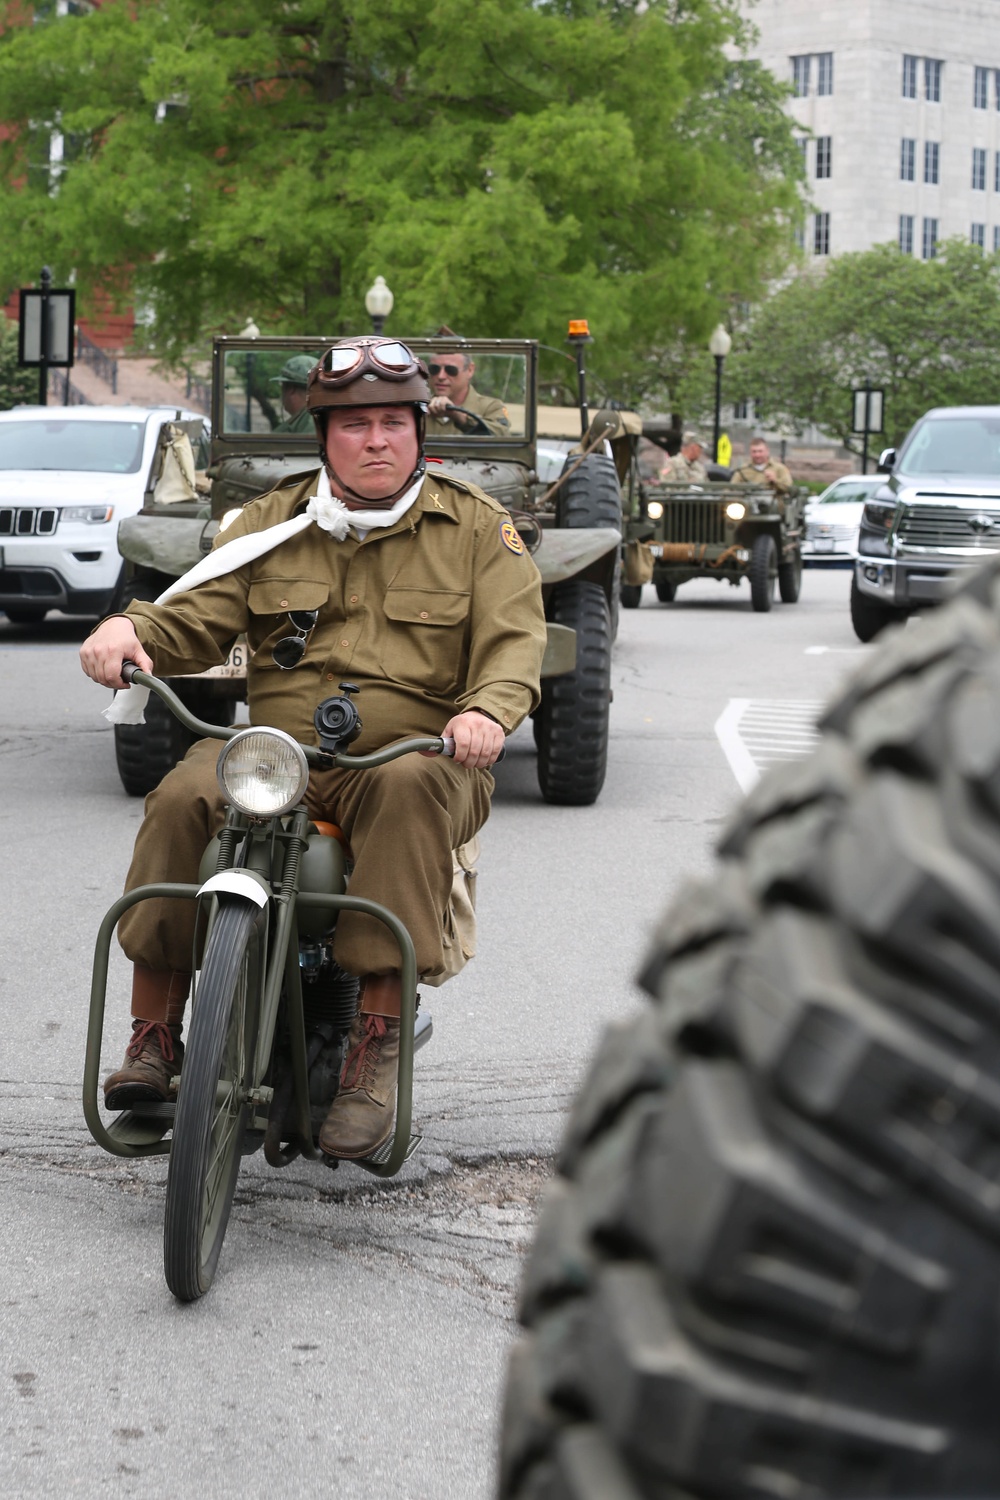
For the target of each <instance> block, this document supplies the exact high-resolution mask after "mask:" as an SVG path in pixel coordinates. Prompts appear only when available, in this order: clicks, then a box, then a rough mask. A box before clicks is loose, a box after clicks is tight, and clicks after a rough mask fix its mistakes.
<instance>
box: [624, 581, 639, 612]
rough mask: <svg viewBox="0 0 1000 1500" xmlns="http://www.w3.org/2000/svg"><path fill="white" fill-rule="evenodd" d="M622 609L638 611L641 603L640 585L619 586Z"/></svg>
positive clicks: (626, 584) (625, 584)
mask: <svg viewBox="0 0 1000 1500" xmlns="http://www.w3.org/2000/svg"><path fill="white" fill-rule="evenodd" d="M620 593H621V601H622V609H638V608H639V605H640V604H641V603H642V584H641V583H623V584H622V586H621V590H620Z"/></svg>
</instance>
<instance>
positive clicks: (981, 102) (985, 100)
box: [972, 68, 990, 109]
mask: <svg viewBox="0 0 1000 1500" xmlns="http://www.w3.org/2000/svg"><path fill="white" fill-rule="evenodd" d="M989 103H990V70H989V68H976V70H975V76H974V78H973V82H972V107H973V109H988V108H989Z"/></svg>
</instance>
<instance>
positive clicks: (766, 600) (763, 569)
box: [750, 531, 778, 614]
mask: <svg viewBox="0 0 1000 1500" xmlns="http://www.w3.org/2000/svg"><path fill="white" fill-rule="evenodd" d="M777 571H778V549H777V547H775V545H774V537H773V536H769V535H768V533H767V532H766V531H765V532H761V534H760V536H757V537H754V542H753V547H752V548H751V549H750V603H751V604H752V605H753V608H754V609H755V610H756V611H757V613H758V614H765V613H766V612H767V611H768V610H769V609H770V608H771V605H772V604H773V602H774V579H775V575H776V574H777Z"/></svg>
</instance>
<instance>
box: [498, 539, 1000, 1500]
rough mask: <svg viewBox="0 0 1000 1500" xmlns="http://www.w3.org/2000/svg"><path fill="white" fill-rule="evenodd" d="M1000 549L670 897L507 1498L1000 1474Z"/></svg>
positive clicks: (548, 1309)
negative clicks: (710, 864)
mask: <svg viewBox="0 0 1000 1500" xmlns="http://www.w3.org/2000/svg"><path fill="white" fill-rule="evenodd" d="M991 592H992V593H993V597H994V598H1000V559H998V560H997V561H996V562H994V563H992V564H990V565H988V566H987V568H986V569H985V570H982V571H980V573H979V575H978V577H977V578H976V579H973V580H972V581H970V584H969V585H968V586H967V587H966V589H965V590H964V591H963V593H962V594H961V595H960V596H959V597H958V598H957V599H956V600H955V601H954V603H952V604H950V605H946V606H945V607H943V608H942V609H941V610H940V611H936V612H935V613H933V614H929V615H928V616H927V617H926V619H925V620H924V622H923V624H922V627H921V629H920V630H919V631H900V632H898V633H897V634H896V635H895V636H893V637H891V638H890V639H888V640H887V641H886V642H885V643H884V644H883V645H882V646H881V647H880V648H879V649H878V650H877V651H875V652H874V653H873V654H872V656H871V657H870V658H869V659H868V660H867V661H866V662H865V663H864V665H863V666H862V668H861V671H860V673H858V674H857V675H856V676H854V678H853V679H852V681H851V682H850V684H849V685H848V687H847V689H846V690H845V691H844V692H843V693H842V695H841V696H840V698H839V699H838V700H837V701H835V702H834V704H833V705H832V707H830V708H829V709H828V710H827V712H826V714H825V715H824V718H823V720H822V725H821V727H822V729H823V731H824V732H823V737H822V740H821V743H820V746H819V747H818V749H817V750H816V751H815V752H814V753H813V754H812V755H811V756H810V757H809V759H807V760H804V761H802V762H801V763H799V764H796V765H784V766H782V767H781V769H780V773H778V772H775V773H772V774H771V775H770V776H769V777H765V778H764V779H763V780H762V781H761V782H760V783H759V784H758V786H757V787H756V788H755V790H754V792H753V793H752V794H751V796H750V797H749V798H748V799H747V801H746V802H745V803H744V804H743V806H742V807H741V808H740V809H739V810H738V812H737V814H736V816H735V818H734V819H733V820H732V822H731V824H730V826H729V828H728V829H727V831H726V832H725V834H724V836H723V840H722V843H721V854H722V863H721V868H719V869H717V870H716V871H715V873H714V876H713V877H712V878H711V879H710V880H708V881H706V882H699V883H692V884H691V885H690V886H689V887H688V888H687V890H686V891H684V892H683V893H682V894H681V896H680V898H679V899H678V900H677V901H676V902H675V904H674V905H673V907H672V908H671V909H670V910H669V911H668V913H667V915H666V917H665V918H664V920H663V921H662V922H661V924H660V927H659V930H658V933H657V937H656V939H655V943H654V946H653V948H652V951H651V953H650V954H649V957H648V959H647V962H646V964H645V967H644V971H643V974H642V976H641V982H642V984H643V986H644V988H645V989H646V990H647V992H648V993H649V994H650V996H651V997H652V999H653V1004H652V1006H651V1007H650V1008H649V1009H648V1010H647V1011H645V1012H643V1013H641V1014H639V1015H638V1017H637V1018H636V1019H634V1020H632V1021H629V1022H625V1023H620V1024H619V1025H618V1026H617V1027H615V1028H612V1029H611V1030H610V1031H609V1032H608V1033H607V1034H606V1035H605V1038H604V1040H603V1042H602V1043H601V1045H600V1048H599V1050H598V1054H597V1059H596V1062H595V1063H594V1065H593V1067H592V1068H591V1070H590V1074H589V1077H588V1078H587V1079H586V1080H585V1081H584V1084H583V1086H582V1088H581V1090H580V1092H579V1094H578V1097H577V1099H576V1103H575V1105H574V1108H573V1111H572V1113H571V1117H570V1121H569V1126H568V1130H567V1134H566V1139H565V1142H564V1145H563V1148H562V1152H561V1156H560V1160H559V1164H558V1175H557V1176H556V1177H555V1179H554V1180H553V1182H552V1183H551V1185H550V1187H549V1189H548V1191H547V1194H546V1197H545V1200H544V1202H543V1207H542V1212H541V1216H540V1221H539V1224H538V1229H537V1233H536V1239H535V1245H534V1250H533V1252H532V1254H531V1256H530V1258H529V1260H528V1264H527V1268H526V1272H525V1277H524V1282H523V1286H522V1291H521V1300H520V1309H519V1315H520V1318H521V1321H522V1323H523V1324H524V1325H525V1326H526V1327H527V1329H528V1330H529V1332H528V1333H527V1334H526V1335H524V1336H523V1337H522V1338H521V1340H520V1343H519V1344H518V1345H517V1347H516V1348H515V1351H514V1354H513V1357H512V1360H511V1364H510V1369H509V1375H508V1385H507V1398H506V1411H505V1416H504V1424H503V1439H502V1457H501V1482H500V1491H499V1493H500V1495H501V1497H503V1500H529V1497H530V1500H565V1497H569V1496H576V1497H581V1500H583V1497H585V1496H601V1497H604V1496H610V1495H614V1496H616V1497H619V1500H627V1497H631V1500H654V1497H656V1500H660V1497H663V1496H668V1495H669V1496H678V1497H679V1496H688V1497H702V1500H719V1497H723V1496H734V1497H743V1496H746V1497H755V1500H767V1497H777V1496H788V1495H806V1494H808V1495H810V1496H812V1497H814V1500H826V1497H830V1500H834V1497H836V1500H855V1497H860V1496H876V1495H878V1496H884V1497H893V1496H900V1497H902V1496H913V1497H930V1496H942V1495H947V1496H949V1497H970V1496H981V1495H988V1494H996V1493H997V1492H998V1490H1000V1444H998V1443H997V1441H996V1408H997V1401H998V1398H1000V1305H998V1299H997V1295H996V1291H997V1286H998V1285H1000V1199H998V1193H997V1187H996V1184H997V1178H998V1169H997V1162H998V1160H1000V1149H998V1143H1000V1105H998V1102H997V1101H998V1098H1000V1008H998V1006H997V1003H996V1001H997V995H998V994H1000V618H998V617H1000V607H998V605H997V604H995V603H994V602H993V600H992V599H991Z"/></svg>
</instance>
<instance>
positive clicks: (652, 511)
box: [646, 500, 663, 521]
mask: <svg viewBox="0 0 1000 1500" xmlns="http://www.w3.org/2000/svg"><path fill="white" fill-rule="evenodd" d="M646 514H647V516H648V517H649V519H650V520H651V521H658V520H659V519H660V517H661V516H662V515H663V505H662V503H661V502H660V501H659V500H650V502H649V504H648V505H647V506H646Z"/></svg>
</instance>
